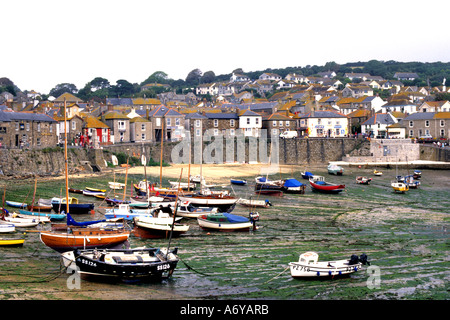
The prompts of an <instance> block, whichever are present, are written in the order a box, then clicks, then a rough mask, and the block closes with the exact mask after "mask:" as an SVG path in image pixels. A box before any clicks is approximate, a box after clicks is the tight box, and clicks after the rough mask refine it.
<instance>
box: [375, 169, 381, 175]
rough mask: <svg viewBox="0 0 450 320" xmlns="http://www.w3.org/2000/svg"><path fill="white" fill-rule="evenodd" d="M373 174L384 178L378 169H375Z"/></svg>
mask: <svg viewBox="0 0 450 320" xmlns="http://www.w3.org/2000/svg"><path fill="white" fill-rule="evenodd" d="M373 174H374V175H375V176H382V175H383V172H381V171H378V170H377V169H375V170H373Z"/></svg>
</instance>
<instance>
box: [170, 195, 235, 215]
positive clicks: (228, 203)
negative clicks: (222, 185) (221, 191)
mask: <svg viewBox="0 0 450 320" xmlns="http://www.w3.org/2000/svg"><path fill="white" fill-rule="evenodd" d="M178 199H179V200H180V201H182V202H190V203H191V205H193V206H194V207H217V208H218V211H221V212H224V211H228V210H229V209H231V208H232V207H233V206H234V205H235V204H236V202H237V201H238V200H239V199H237V198H234V197H227V196H220V195H219V196H211V197H209V196H204V197H202V196H199V197H197V196H196V197H184V196H179V197H178Z"/></svg>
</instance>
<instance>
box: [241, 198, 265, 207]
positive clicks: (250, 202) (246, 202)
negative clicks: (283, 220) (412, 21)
mask: <svg viewBox="0 0 450 320" xmlns="http://www.w3.org/2000/svg"><path fill="white" fill-rule="evenodd" d="M237 203H239V204H240V205H242V206H244V207H251V208H268V207H271V206H272V203H271V202H270V201H269V200H268V199H265V200H256V199H243V198H241V199H239V200H238V202H237Z"/></svg>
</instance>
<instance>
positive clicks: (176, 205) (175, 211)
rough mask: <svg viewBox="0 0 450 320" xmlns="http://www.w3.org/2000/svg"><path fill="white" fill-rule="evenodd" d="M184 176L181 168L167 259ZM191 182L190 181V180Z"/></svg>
mask: <svg viewBox="0 0 450 320" xmlns="http://www.w3.org/2000/svg"><path fill="white" fill-rule="evenodd" d="M182 175H183V168H181V172H180V178H179V179H178V190H177V196H176V198H175V210H174V211H173V221H172V228H171V229H170V235H169V243H168V244H167V254H166V259H167V257H168V256H169V247H170V242H171V241H172V233H173V227H174V225H175V217H176V216H177V210H178V193H179V192H180V182H181V176H182ZM188 180H189V179H188Z"/></svg>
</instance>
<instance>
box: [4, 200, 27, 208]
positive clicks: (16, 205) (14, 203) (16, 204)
mask: <svg viewBox="0 0 450 320" xmlns="http://www.w3.org/2000/svg"><path fill="white" fill-rule="evenodd" d="M5 204H6V205H8V206H10V207H11V208H21V209H22V208H23V209H24V208H26V207H27V204H26V203H23V202H17V201H8V200H6V201H5Z"/></svg>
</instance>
